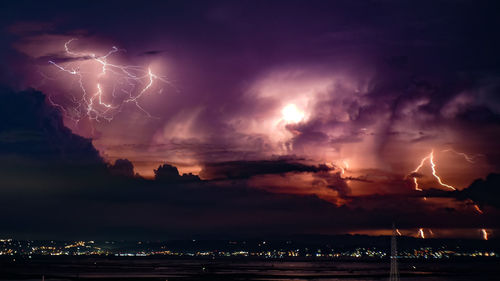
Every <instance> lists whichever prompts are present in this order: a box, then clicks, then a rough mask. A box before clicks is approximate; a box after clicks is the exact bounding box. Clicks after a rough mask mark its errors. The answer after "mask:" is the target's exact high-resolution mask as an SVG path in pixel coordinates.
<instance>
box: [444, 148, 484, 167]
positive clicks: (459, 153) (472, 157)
mask: <svg viewBox="0 0 500 281" xmlns="http://www.w3.org/2000/svg"><path fill="white" fill-rule="evenodd" d="M442 152H452V153H455V154H457V155H460V156H462V157H463V158H464V159H465V161H467V162H469V163H471V164H474V163H475V160H474V159H476V158H478V157H481V156H483V155H482V154H476V155H472V156H470V155H468V154H465V153H463V152H458V151H456V150H454V149H452V148H449V149H445V150H443V151H442Z"/></svg>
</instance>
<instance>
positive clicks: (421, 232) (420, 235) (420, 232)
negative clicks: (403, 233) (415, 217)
mask: <svg viewBox="0 0 500 281" xmlns="http://www.w3.org/2000/svg"><path fill="white" fill-rule="evenodd" d="M417 236H418V237H420V238H422V239H425V233H424V229H423V228H419V229H418V234H417Z"/></svg>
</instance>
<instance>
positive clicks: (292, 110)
mask: <svg viewBox="0 0 500 281" xmlns="http://www.w3.org/2000/svg"><path fill="white" fill-rule="evenodd" d="M281 114H282V115H283V119H284V120H285V121H286V122H287V123H299V122H300V121H302V120H303V119H304V116H305V114H304V112H303V111H300V110H299V109H298V108H297V106H296V105H295V104H289V105H287V106H285V107H284V108H283V110H281Z"/></svg>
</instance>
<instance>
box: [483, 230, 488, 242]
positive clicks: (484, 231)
mask: <svg viewBox="0 0 500 281" xmlns="http://www.w3.org/2000/svg"><path fill="white" fill-rule="evenodd" d="M481 234H482V235H483V240H488V231H487V230H486V229H484V228H482V229H481Z"/></svg>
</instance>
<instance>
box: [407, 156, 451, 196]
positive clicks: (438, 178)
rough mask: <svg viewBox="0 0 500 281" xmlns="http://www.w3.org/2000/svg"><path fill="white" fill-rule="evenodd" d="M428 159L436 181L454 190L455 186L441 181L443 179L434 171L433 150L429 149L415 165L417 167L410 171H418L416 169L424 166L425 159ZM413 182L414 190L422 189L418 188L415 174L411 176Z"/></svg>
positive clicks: (414, 172)
mask: <svg viewBox="0 0 500 281" xmlns="http://www.w3.org/2000/svg"><path fill="white" fill-rule="evenodd" d="M427 160H428V161H429V163H430V165H431V169H432V175H433V176H434V178H436V180H437V181H438V183H439V184H440V185H441V186H444V187H447V188H449V189H451V190H456V188H455V187H453V186H451V185H449V184H446V183H443V181H442V180H441V178H440V177H439V176H438V174H437V171H436V163H435V162H434V150H432V151H431V153H430V154H429V155H427V156H425V157H424V158H423V159H422V160H421V161H420V164H419V165H418V166H417V168H416V169H415V170H413V171H412V174H416V173H418V171H419V170H420V169H421V168H422V167H423V166H424V164H425V162H426V161H427ZM413 182H414V183H415V190H417V191H422V189H421V188H420V186H419V184H418V179H417V177H416V176H413Z"/></svg>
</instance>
